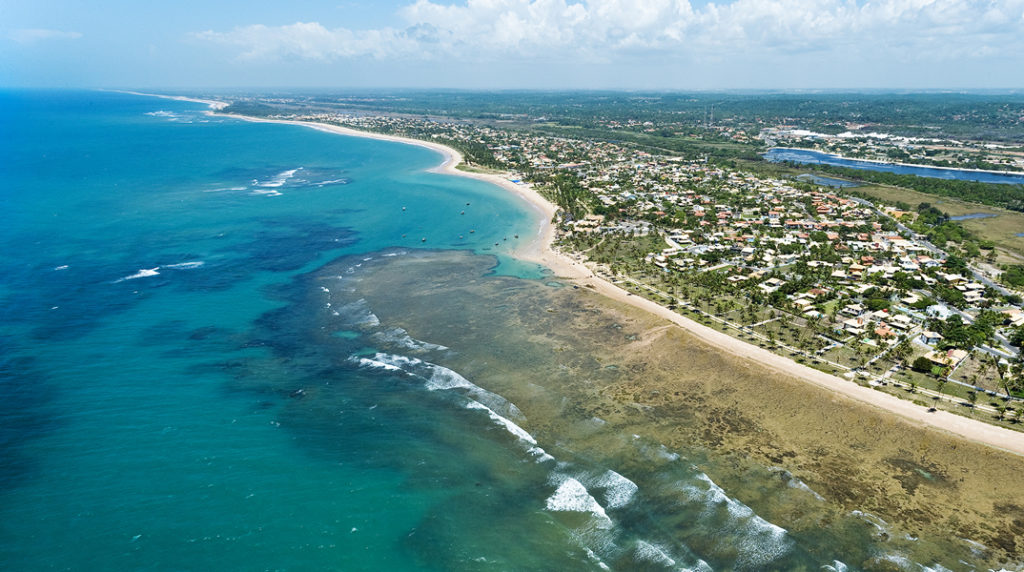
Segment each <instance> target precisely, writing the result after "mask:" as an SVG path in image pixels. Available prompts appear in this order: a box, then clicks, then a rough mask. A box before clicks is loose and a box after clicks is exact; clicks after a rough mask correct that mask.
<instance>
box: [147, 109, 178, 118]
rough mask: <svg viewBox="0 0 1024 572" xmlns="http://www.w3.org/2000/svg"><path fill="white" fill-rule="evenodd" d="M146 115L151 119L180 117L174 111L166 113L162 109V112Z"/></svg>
mask: <svg viewBox="0 0 1024 572" xmlns="http://www.w3.org/2000/svg"><path fill="white" fill-rule="evenodd" d="M146 115H149V116H150V117H167V118H171V119H173V118H176V117H178V115H177V114H176V113H174V112H173V111H164V110H162V109H161V110H160V111H150V112H147V113H146Z"/></svg>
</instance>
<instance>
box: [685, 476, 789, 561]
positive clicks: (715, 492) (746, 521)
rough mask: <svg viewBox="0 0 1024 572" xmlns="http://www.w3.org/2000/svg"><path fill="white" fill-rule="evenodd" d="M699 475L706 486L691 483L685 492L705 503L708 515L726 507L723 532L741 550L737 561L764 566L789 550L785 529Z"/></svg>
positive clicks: (709, 479)
mask: <svg viewBox="0 0 1024 572" xmlns="http://www.w3.org/2000/svg"><path fill="white" fill-rule="evenodd" d="M696 478H697V480H698V481H700V482H703V483H704V485H705V486H704V487H703V488H702V487H701V486H698V485H689V486H686V487H683V491H684V492H686V493H687V495H688V496H689V497H690V499H691V500H695V501H698V502H702V503H703V504H704V506H705V510H704V517H706V518H711V517H712V516H713V515H714V514H715V512H716V511H718V510H719V509H720V508H722V507H723V506H724V508H725V510H726V513H727V514H728V519H727V520H726V521H725V522H724V523H723V524H722V530H721V532H722V533H723V534H727V535H729V536H731V537H732V540H731V542H732V543H733V545H734V546H736V548H737V551H738V558H737V563H738V564H741V565H742V567H745V568H746V567H763V566H764V565H766V564H767V563H769V562H771V561H772V560H775V559H776V558H778V557H779V556H782V555H783V554H785V553H787V552H789V550H790V548H791V546H792V541H791V540H790V539H789V536H788V535H787V533H786V529H784V528H782V527H780V526H777V525H775V524H772V523H770V522H768V521H767V520H765V519H763V518H761V517H760V516H758V515H757V514H755V513H754V511H753V510H752V509H751V508H750V507H748V506H747V505H745V504H743V503H741V502H739V501H737V500H735V499H732V498H730V497H729V495H727V494H725V491H724V490H723V489H722V487H720V486H718V485H717V484H716V483H715V482H714V481H712V480H711V477H709V476H707V475H705V474H704V473H698V474H697V477H696Z"/></svg>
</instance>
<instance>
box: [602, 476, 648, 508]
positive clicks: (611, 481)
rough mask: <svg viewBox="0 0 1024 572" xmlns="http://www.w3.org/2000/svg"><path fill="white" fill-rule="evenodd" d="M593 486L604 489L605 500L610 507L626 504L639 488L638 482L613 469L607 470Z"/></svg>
mask: <svg viewBox="0 0 1024 572" xmlns="http://www.w3.org/2000/svg"><path fill="white" fill-rule="evenodd" d="M592 486H593V487H595V488H602V489H604V502H605V506H606V507H607V508H609V509H614V508H622V507H624V506H626V505H627V504H629V502H630V501H631V500H633V496H634V495H636V492H637V491H638V490H639V487H638V486H636V483H634V482H633V481H631V480H629V479H627V478H626V477H623V476H622V475H620V474H619V473H616V472H615V471H612V470H608V471H605V472H604V473H603V474H602V475H601V476H600V477H599V478H598V479H597V480H596V481H594V483H593V485H592Z"/></svg>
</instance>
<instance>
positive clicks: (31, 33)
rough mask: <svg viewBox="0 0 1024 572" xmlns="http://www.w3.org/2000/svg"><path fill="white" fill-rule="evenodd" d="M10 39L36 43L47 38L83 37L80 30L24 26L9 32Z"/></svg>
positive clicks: (21, 42)
mask: <svg viewBox="0 0 1024 572" xmlns="http://www.w3.org/2000/svg"><path fill="white" fill-rule="evenodd" d="M9 37H10V39H12V40H14V41H15V42H18V43H19V44H26V45H27V44H35V43H37V42H43V41H46V40H77V39H78V38H81V37H82V34H80V33H78V32H64V31H61V30H47V29H45V28H22V29H20V30H14V31H13V32H11V33H10V34H9Z"/></svg>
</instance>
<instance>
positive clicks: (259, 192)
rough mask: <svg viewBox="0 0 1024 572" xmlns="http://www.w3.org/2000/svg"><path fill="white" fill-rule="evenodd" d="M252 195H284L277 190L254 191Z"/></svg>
mask: <svg viewBox="0 0 1024 572" xmlns="http://www.w3.org/2000/svg"><path fill="white" fill-rule="evenodd" d="M252 194H254V195H264V196H267V197H280V196H281V194H282V193H281V191H278V190H276V189H253V190H252Z"/></svg>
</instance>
